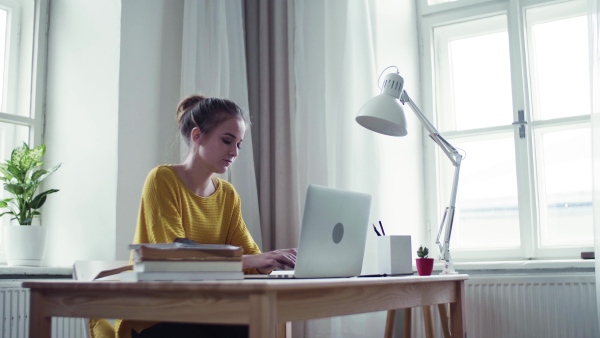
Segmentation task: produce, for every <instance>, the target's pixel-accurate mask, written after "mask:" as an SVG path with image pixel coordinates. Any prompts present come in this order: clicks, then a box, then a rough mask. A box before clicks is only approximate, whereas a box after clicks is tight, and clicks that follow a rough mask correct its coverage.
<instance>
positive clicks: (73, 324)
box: [0, 282, 86, 338]
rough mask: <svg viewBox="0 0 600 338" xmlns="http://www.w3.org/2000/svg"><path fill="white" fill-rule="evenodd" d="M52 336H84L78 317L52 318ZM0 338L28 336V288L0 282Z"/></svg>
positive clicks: (25, 337)
mask: <svg viewBox="0 0 600 338" xmlns="http://www.w3.org/2000/svg"><path fill="white" fill-rule="evenodd" d="M52 337H53V338H84V337H86V335H84V331H83V321H82V320H81V319H80V318H52ZM0 338H29V290H27V289H24V288H21V287H19V286H17V283H12V284H11V283H4V282H3V283H0Z"/></svg>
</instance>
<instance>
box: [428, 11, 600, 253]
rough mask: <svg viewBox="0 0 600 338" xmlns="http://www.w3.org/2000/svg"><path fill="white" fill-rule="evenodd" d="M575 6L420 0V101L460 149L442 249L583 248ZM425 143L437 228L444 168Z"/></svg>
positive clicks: (584, 124) (583, 27)
mask: <svg viewBox="0 0 600 338" xmlns="http://www.w3.org/2000/svg"><path fill="white" fill-rule="evenodd" d="M587 6H588V4H587V1H586V0H575V1H563V2H557V1H545V0H530V1H528V0H524V1H516V0H515V1H513V0H505V1H496V2H491V1H486V0H480V1H473V0H469V1H467V0H464V1H463V0H460V1H455V2H451V1H431V0H429V1H427V0H422V1H421V2H420V11H421V21H420V23H421V28H422V29H421V39H422V41H423V53H424V58H423V60H431V62H426V63H424V64H423V74H424V82H423V89H424V94H425V95H423V97H424V102H423V107H424V111H425V112H431V113H432V115H433V116H431V117H432V118H433V120H434V121H435V124H436V125H437V126H438V129H439V131H440V132H441V133H442V135H443V136H444V137H445V138H446V139H447V140H448V141H449V142H450V143H451V144H452V145H454V146H455V147H456V148H459V149H461V151H463V152H464V153H465V154H464V155H465V159H464V161H463V162H462V165H461V174H460V179H459V187H458V194H457V202H456V214H455V220H454V228H453V233H452V241H451V251H452V256H453V258H455V259H458V260H460V259H469V260H472V259H477V258H481V259H530V258H533V259H537V258H567V257H571V258H576V257H579V253H580V252H581V251H583V250H591V249H592V248H591V247H592V246H593V228H592V162H591V155H592V153H591V129H590V128H591V126H590V111H591V107H590V102H591V101H590V100H591V98H590V95H591V93H590V68H589V67H590V61H589V55H590V44H589V38H588V36H589V34H588V32H589V31H590V30H591V27H589V26H588V25H589V23H588V16H587V8H588V7H587ZM436 7H439V8H442V7H443V11H441V10H436ZM426 151H427V152H428V153H431V154H433V153H436V154H435V155H432V156H427V159H426V161H427V162H428V163H431V165H429V166H428V167H435V168H438V170H437V171H431V173H430V174H428V175H429V177H427V181H428V182H434V183H432V184H431V185H430V186H428V188H427V192H428V194H429V195H431V196H436V198H435V203H431V206H430V209H429V210H428V215H433V216H432V217H431V219H430V220H429V222H428V223H429V224H431V226H432V228H433V229H431V231H430V233H431V234H433V235H437V229H435V228H434V227H436V226H437V225H439V223H440V221H441V217H442V211H443V209H444V208H445V206H446V205H447V203H448V202H447V198H448V197H449V196H450V188H451V184H452V174H453V170H454V168H453V167H452V165H451V164H450V163H449V161H448V160H447V158H446V157H445V155H444V154H443V153H441V152H440V153H438V150H437V149H435V147H434V145H427V149H426ZM434 240H435V238H432V239H431V241H432V242H433V241H434Z"/></svg>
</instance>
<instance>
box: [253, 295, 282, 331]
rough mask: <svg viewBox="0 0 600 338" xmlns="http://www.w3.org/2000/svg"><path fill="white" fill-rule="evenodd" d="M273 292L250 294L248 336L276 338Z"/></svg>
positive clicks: (275, 301)
mask: <svg viewBox="0 0 600 338" xmlns="http://www.w3.org/2000/svg"><path fill="white" fill-rule="evenodd" d="M276 303H277V299H276V296H275V293H272V292H267V293H264V294H256V295H250V327H249V329H250V338H277V311H276V307H277V304H276Z"/></svg>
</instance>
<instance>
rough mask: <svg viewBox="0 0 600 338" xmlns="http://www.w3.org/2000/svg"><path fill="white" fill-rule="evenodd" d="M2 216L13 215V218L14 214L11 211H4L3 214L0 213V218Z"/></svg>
mask: <svg viewBox="0 0 600 338" xmlns="http://www.w3.org/2000/svg"><path fill="white" fill-rule="evenodd" d="M4 215H13V216H14V215H15V213H14V212H12V211H5V212H3V213H1V214H0V217H2V216H4ZM13 219H14V218H13Z"/></svg>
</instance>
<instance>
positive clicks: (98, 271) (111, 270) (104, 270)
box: [73, 261, 131, 338]
mask: <svg viewBox="0 0 600 338" xmlns="http://www.w3.org/2000/svg"><path fill="white" fill-rule="evenodd" d="M130 269H131V265H129V261H76V262H75V263H73V279H75V280H81V281H93V280H97V279H102V280H108V279H110V278H111V277H110V276H113V275H115V274H117V273H119V272H122V271H126V270H130ZM113 279H116V278H114V277H113ZM95 325H96V327H97V328H98V330H97V331H101V332H104V333H105V334H104V337H106V338H114V334H115V333H114V328H113V327H112V324H111V323H110V322H108V321H107V320H106V319H100V320H98V321H97V322H96V324H95ZM90 329H91V328H90V320H89V318H83V334H84V338H90V336H91V334H90ZM111 333H112V335H111ZM104 337H102V338H104ZM97 338H100V337H97Z"/></svg>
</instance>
